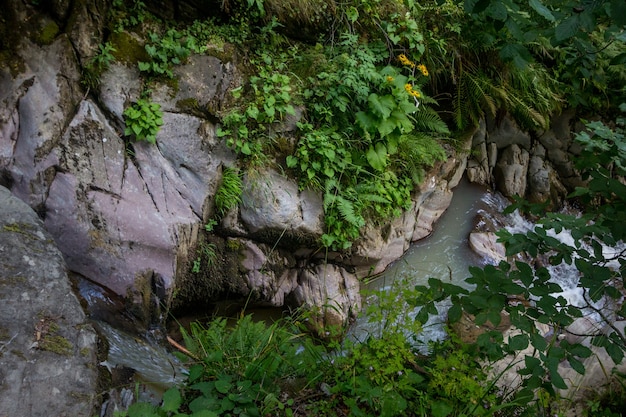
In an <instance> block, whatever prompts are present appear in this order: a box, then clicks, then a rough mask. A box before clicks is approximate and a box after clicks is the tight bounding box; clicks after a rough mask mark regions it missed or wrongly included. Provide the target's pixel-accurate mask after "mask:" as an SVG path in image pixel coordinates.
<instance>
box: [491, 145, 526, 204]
mask: <svg viewBox="0 0 626 417" xmlns="http://www.w3.org/2000/svg"><path fill="white" fill-rule="evenodd" d="M528 160H529V155H528V152H527V151H526V150H525V149H521V148H520V147H519V146H517V145H511V146H509V147H508V148H506V149H505V150H504V151H503V152H502V154H501V155H500V158H499V159H498V164H497V165H496V167H495V169H494V176H495V180H496V185H497V186H498V190H499V191H500V192H501V193H502V194H504V195H505V196H509V197H510V196H513V195H519V196H524V195H525V193H526V175H527V173H528Z"/></svg>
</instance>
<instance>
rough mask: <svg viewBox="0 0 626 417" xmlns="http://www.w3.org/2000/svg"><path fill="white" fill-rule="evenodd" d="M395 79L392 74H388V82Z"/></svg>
mask: <svg viewBox="0 0 626 417" xmlns="http://www.w3.org/2000/svg"><path fill="white" fill-rule="evenodd" d="M392 81H393V77H392V76H391V75H388V76H387V82H388V83H390V82H392Z"/></svg>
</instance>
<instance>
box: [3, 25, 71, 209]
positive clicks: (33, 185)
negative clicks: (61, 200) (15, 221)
mask: <svg viewBox="0 0 626 417" xmlns="http://www.w3.org/2000/svg"><path fill="white" fill-rule="evenodd" d="M19 51H20V55H21V57H22V59H23V61H24V71H23V72H21V73H20V74H19V75H17V76H16V77H12V76H11V75H10V74H8V73H7V72H6V69H4V70H0V72H2V73H3V76H1V77H0V82H1V83H2V84H1V85H0V90H1V91H3V92H4V91H6V93H2V94H3V95H4V97H3V100H2V101H1V102H0V107H2V109H1V110H0V117H1V118H2V119H1V120H0V126H1V127H0V133H2V137H0V144H1V145H2V149H3V150H2V151H0V152H2V154H1V156H0V163H2V164H4V165H3V166H0V169H4V170H5V171H6V172H7V173H8V176H9V177H10V178H11V180H12V183H13V184H12V187H11V191H12V193H13V194H15V195H17V196H18V197H19V198H21V199H22V200H23V201H25V202H27V203H28V204H29V205H30V206H31V207H37V208H38V209H39V208H41V206H43V203H44V201H45V198H46V194H47V191H48V187H49V186H50V181H51V178H52V177H53V176H54V175H53V173H54V172H53V171H54V169H53V168H52V167H53V166H54V165H55V164H56V162H57V161H56V160H55V158H54V156H53V155H50V151H51V149H53V148H54V147H55V146H57V144H58V140H59V138H60V137H61V134H62V132H63V130H64V129H65V127H66V125H67V122H68V120H69V119H71V115H72V114H73V112H74V111H75V109H76V105H77V103H78V102H79V100H80V92H79V90H78V88H77V86H78V80H79V79H80V74H79V72H78V67H77V65H76V62H75V59H74V56H73V53H72V48H71V45H70V43H69V41H68V40H67V38H66V37H65V36H60V37H59V38H58V39H57V40H56V41H55V42H54V43H52V44H51V45H49V46H48V47H46V48H41V47H39V46H36V45H33V44H31V43H29V42H28V41H27V40H24V41H23V47H22V48H20V50H19Z"/></svg>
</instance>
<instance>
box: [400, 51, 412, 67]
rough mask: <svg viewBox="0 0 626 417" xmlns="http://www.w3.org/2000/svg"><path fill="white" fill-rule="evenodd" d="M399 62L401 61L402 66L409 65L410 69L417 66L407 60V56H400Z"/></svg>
mask: <svg viewBox="0 0 626 417" xmlns="http://www.w3.org/2000/svg"><path fill="white" fill-rule="evenodd" d="M398 60H399V61H400V63H401V64H402V65H407V66H409V67H414V66H415V64H414V63H413V61H411V60H410V59H409V58H407V57H406V55H404V54H400V55H398Z"/></svg>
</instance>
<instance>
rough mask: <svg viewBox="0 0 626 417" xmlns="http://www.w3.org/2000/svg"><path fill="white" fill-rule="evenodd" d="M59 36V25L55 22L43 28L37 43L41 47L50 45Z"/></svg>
mask: <svg viewBox="0 0 626 417" xmlns="http://www.w3.org/2000/svg"><path fill="white" fill-rule="evenodd" d="M58 34H59V25H57V24H56V22H54V21H50V22H48V23H46V24H45V25H44V26H43V27H42V28H41V32H40V33H39V36H38V38H37V43H39V44H40V45H50V44H51V43H52V42H54V38H56V36H57V35H58Z"/></svg>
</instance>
